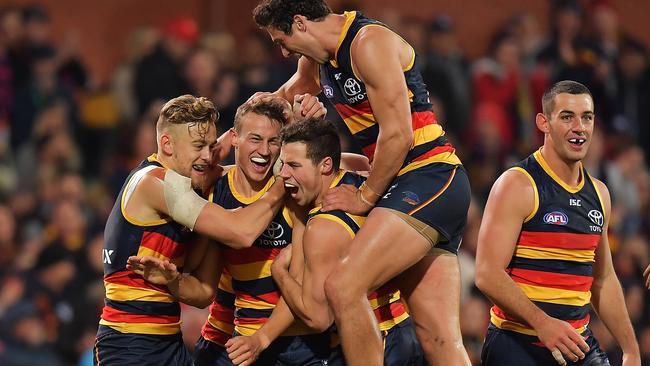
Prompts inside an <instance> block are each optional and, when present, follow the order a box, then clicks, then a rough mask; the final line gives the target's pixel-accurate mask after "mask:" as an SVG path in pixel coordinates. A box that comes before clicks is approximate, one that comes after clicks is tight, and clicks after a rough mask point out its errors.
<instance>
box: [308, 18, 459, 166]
mask: <svg viewBox="0 0 650 366" xmlns="http://www.w3.org/2000/svg"><path fill="white" fill-rule="evenodd" d="M344 16H345V18H346V21H345V25H344V26H343V31H342V32H341V35H340V37H339V43H338V46H337V49H336V54H335V57H334V60H330V61H329V62H327V63H325V64H322V65H321V66H320V70H319V82H320V85H321V88H322V90H323V94H325V96H326V97H327V98H328V99H329V100H330V102H332V104H333V105H334V108H336V111H337V112H338V113H339V115H341V118H343V121H344V122H345V124H346V125H347V127H348V129H349V130H350V133H351V134H352V135H353V136H354V138H355V140H356V141H357V142H358V143H359V145H360V146H361V149H362V150H363V153H364V154H365V155H366V156H367V157H368V158H369V159H370V161H372V159H373V157H374V154H375V148H376V143H377V137H378V134H379V125H378V124H377V121H376V120H375V116H374V115H373V112H372V108H371V106H370V102H369V101H368V95H367V94H366V86H365V85H364V83H363V82H362V81H361V78H360V77H359V76H358V75H357V74H356V72H355V70H354V69H353V67H352V60H351V56H350V46H351V45H352V42H353V41H354V39H355V37H356V36H357V34H358V32H359V31H360V30H361V29H362V28H364V27H386V26H385V25H384V24H382V23H380V22H379V21H377V20H374V19H369V18H366V17H365V16H364V15H363V14H361V13H360V12H345V13H344ZM404 42H406V41H404ZM411 49H412V48H411ZM415 58H416V55H415V50H413V58H412V60H411V62H410V64H409V65H408V66H407V67H406V68H405V69H404V78H405V80H406V86H407V87H408V96H409V102H410V107H411V125H412V128H413V142H412V145H411V148H410V151H409V152H408V154H407V156H406V158H405V161H404V163H403V165H402V169H401V171H400V173H399V174H403V173H406V172H407V171H410V170H413V169H417V168H418V167H421V166H423V165H427V164H430V163H434V162H444V163H449V164H460V160H459V159H458V157H457V156H456V154H455V149H454V147H453V146H452V145H451V144H450V143H449V142H448V141H447V138H446V137H445V136H444V135H445V132H444V130H443V129H442V126H440V124H438V121H437V118H436V116H435V114H434V113H433V110H432V106H431V103H430V102H429V93H428V92H427V90H426V85H425V84H424V82H423V80H422V75H421V74H420V70H419V69H418V66H417V63H416V62H415Z"/></svg>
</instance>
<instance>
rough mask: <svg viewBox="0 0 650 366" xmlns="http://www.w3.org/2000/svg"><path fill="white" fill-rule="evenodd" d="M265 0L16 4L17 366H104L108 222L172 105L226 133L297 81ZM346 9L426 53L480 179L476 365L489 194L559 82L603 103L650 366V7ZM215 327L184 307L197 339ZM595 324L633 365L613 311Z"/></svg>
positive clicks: (11, 329) (4, 19)
mask: <svg viewBox="0 0 650 366" xmlns="http://www.w3.org/2000/svg"><path fill="white" fill-rule="evenodd" d="M256 3H257V1H256V0H239V1H225V0H186V1H183V2H176V1H153V0H143V1H138V2H133V1H127V0H113V1H107V0H101V1H94V2H92V3H89V2H82V1H76V0H47V1H45V0H44V1H41V2H39V3H35V2H33V1H16V0H14V1H11V0H10V1H7V0H3V1H2V2H0V365H77V364H78V365H89V364H90V362H91V360H90V356H89V350H90V349H91V347H92V344H93V341H94V334H95V331H96V326H97V319H98V316H99V313H100V309H101V306H102V301H103V286H102V282H101V267H102V255H101V248H102V240H103V239H102V231H103V224H104V222H105V219H106V217H107V215H108V212H109V211H110V208H111V206H112V204H113V200H114V197H115V194H116V192H117V191H118V190H119V189H120V187H121V184H122V182H123V180H124V178H125V177H126V175H127V174H128V172H129V171H130V170H131V169H132V168H134V167H135V166H136V165H137V163H138V162H139V161H140V160H141V159H142V158H144V157H146V156H147V155H149V154H150V153H151V152H153V151H155V148H156V147H155V130H154V123H155V118H156V114H157V111H158V110H159V108H160V100H165V99H169V98H171V97H173V96H177V95H179V94H182V93H186V92H190V93H193V94H197V95H203V96H207V97H209V98H211V99H212V100H213V101H214V102H215V104H216V105H217V106H218V108H219V110H220V111H221V112H222V119H221V121H220V127H221V128H222V129H225V128H228V127H230V126H231V124H232V117H233V114H234V111H235V109H236V107H237V106H238V105H239V104H240V103H241V102H243V101H244V100H245V99H246V98H247V97H248V96H249V95H250V94H252V93H253V92H255V91H259V90H274V89H275V88H277V86H279V84H280V83H281V82H283V81H284V80H286V79H287V77H288V76H289V75H290V74H291V73H292V71H293V70H294V69H295V60H285V59H283V58H282V57H281V55H280V54H279V50H278V49H276V48H274V47H273V46H272V45H271V44H270V42H269V41H268V37H267V36H266V35H265V34H262V33H260V32H259V31H258V30H256V29H255V27H254V25H253V21H252V18H251V10H252V9H253V7H254V6H255V4H256ZM330 4H331V5H332V6H333V8H334V9H335V10H336V11H342V10H347V9H360V10H363V11H364V12H365V13H367V14H368V15H370V16H373V17H376V18H378V19H381V20H383V21H384V22H386V23H387V24H389V25H390V26H391V27H393V28H395V29H396V30H397V31H398V32H399V33H400V34H401V35H403V36H404V37H405V38H406V39H408V40H409V41H410V42H411V43H412V44H413V45H414V47H415V48H416V50H417V51H418V53H419V56H420V61H421V65H420V66H421V67H422V68H423V70H424V71H423V74H424V77H425V80H426V81H427V84H428V86H429V90H430V91H431V97H432V101H433V102H434V107H435V108H436V112H437V113H438V114H439V116H440V119H441V120H442V121H443V124H444V126H445V128H446V129H447V130H448V131H449V136H450V137H451V138H452V140H453V141H454V142H455V144H456V146H457V148H458V150H459V154H460V155H461V157H462V159H463V161H464V162H465V165H466V166H467V168H468V171H469V173H470V177H471V181H472V188H473V195H474V196H473V203H472V206H471V209H470V212H469V225H468V228H467V232H466V234H465V238H464V242H463V246H462V248H461V252H460V255H459V257H460V260H461V268H462V281H463V294H462V295H463V297H462V309H461V323H462V324H461V327H462V331H463V335H464V339H465V345H466V347H467V349H468V351H469V353H470V355H471V358H472V360H473V362H474V363H475V364H478V358H479V354H480V347H481V342H482V339H483V336H484V333H485V329H486V326H487V322H488V308H489V307H488V302H487V300H486V299H485V298H484V297H483V296H481V294H480V293H479V292H478V291H477V290H476V289H475V288H474V286H473V273H474V254H475V248H476V237H477V231H478V227H479V223H480V220H481V215H482V210H483V205H484V202H485V199H486V197H487V193H488V192H489V189H490V187H491V185H492V183H493V182H494V180H495V178H496V177H497V176H498V174H499V173H500V172H501V171H502V170H503V169H504V168H506V167H507V166H509V165H510V164H512V163H513V162H514V161H517V160H519V159H520V158H522V157H525V156H526V155H527V154H528V153H530V152H531V151H532V150H533V149H534V148H535V147H536V146H538V145H539V144H540V143H541V139H540V136H539V134H538V133H536V130H535V127H534V124H533V120H534V114H535V113H536V112H537V111H539V110H540V109H541V106H540V102H539V100H540V97H541V93H542V92H543V90H544V88H546V87H547V86H548V85H550V83H552V82H554V81H557V80H560V79H575V80H578V81H581V82H583V83H585V84H586V85H587V86H588V87H589V88H590V89H591V90H592V92H593V93H594V99H595V103H596V111H597V117H598V118H597V132H596V134H595V135H594V138H593V141H592V147H591V151H590V154H589V156H588V158H587V159H586V160H585V165H586V166H587V167H588V169H589V171H590V172H591V174H592V175H594V176H596V177H598V178H600V179H602V180H604V181H605V182H606V183H607V184H608V186H609V189H610V191H611V193H612V199H613V212H612V217H611V223H610V225H611V228H610V236H611V238H610V239H611V240H610V243H611V244H612V251H613V254H614V264H615V267H616V271H617V273H618V275H619V277H620V279H621V282H622V284H623V287H624V289H625V297H626V301H627V307H628V311H629V312H630V316H631V318H632V323H633V325H634V327H635V330H636V332H637V337H638V339H639V342H640V345H641V352H642V357H643V360H644V364H646V365H650V307H649V306H647V305H646V304H648V300H649V299H648V291H647V290H645V289H644V287H643V282H642V276H641V273H642V271H643V269H644V268H645V266H646V265H647V264H648V263H650V246H649V244H648V239H649V236H648V234H649V230H650V173H649V171H648V163H647V161H648V158H650V142H648V141H650V140H649V139H650V112H649V111H648V108H647V105H648V104H649V103H650V71H649V70H650V69H649V66H648V53H647V49H648V47H649V46H650V25H649V24H648V21H647V15H648V14H650V2H648V1H645V0H611V1H606V0H605V1H603V0H596V1H589V0H584V1H577V0H576V1H571V0H567V1H550V0H548V1H547V0H533V1H528V2H525V4H524V3H523V2H520V1H516V0H498V1H497V0H494V1H480V0H459V1H453V2H452V1H445V2H443V1H430V0H407V1H401V2H395V1H390V0H373V1H370V0H365V1H361V0H359V1H331V2H330ZM563 40H566V41H563ZM330 109H332V108H330ZM330 117H331V118H332V119H335V120H338V119H337V117H336V115H335V114H331V115H330ZM339 125H340V122H339ZM340 126H341V125H340ZM341 131H342V139H343V141H344V142H345V146H346V149H347V150H350V151H355V150H356V147H355V146H354V144H353V143H351V142H350V140H349V138H348V136H347V134H346V133H345V131H344V130H343V129H342V130H341ZM205 317H206V313H205V311H203V310H197V309H194V308H190V307H185V308H184V309H183V318H184V329H183V331H184V334H185V336H186V341H187V344H188V346H190V347H191V346H192V345H193V343H194V341H195V340H196V338H197V336H198V331H199V328H200V326H201V324H202V323H203V321H204V320H205ZM592 328H593V330H594V333H596V335H597V337H598V338H599V340H600V342H601V344H602V345H603V347H604V348H605V349H606V350H607V351H608V352H609V354H610V356H611V361H612V364H613V365H617V364H620V350H619V349H618V348H617V347H616V345H615V342H614V341H613V339H612V337H611V336H610V335H609V333H608V332H607V330H606V329H605V327H604V326H603V325H602V324H601V323H600V322H599V321H598V320H597V319H596V317H595V316H594V320H593V321H592Z"/></svg>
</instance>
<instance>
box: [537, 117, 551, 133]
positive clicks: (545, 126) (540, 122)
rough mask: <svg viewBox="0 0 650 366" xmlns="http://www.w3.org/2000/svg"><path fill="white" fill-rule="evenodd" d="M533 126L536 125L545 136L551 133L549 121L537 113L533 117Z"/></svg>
mask: <svg viewBox="0 0 650 366" xmlns="http://www.w3.org/2000/svg"><path fill="white" fill-rule="evenodd" d="M535 124H536V125H537V128H538V129H539V130H540V131H542V132H544V133H545V134H546V133H549V132H551V126H550V125H549V124H550V121H549V120H548V117H546V115H545V114H544V113H537V115H536V116H535Z"/></svg>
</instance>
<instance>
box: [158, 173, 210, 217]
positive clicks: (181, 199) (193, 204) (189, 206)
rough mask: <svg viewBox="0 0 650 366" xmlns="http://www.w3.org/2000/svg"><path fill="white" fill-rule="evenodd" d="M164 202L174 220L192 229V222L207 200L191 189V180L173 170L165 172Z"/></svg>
mask: <svg viewBox="0 0 650 366" xmlns="http://www.w3.org/2000/svg"><path fill="white" fill-rule="evenodd" d="M164 187H165V189H164V191H165V203H166V204H167V209H168V210H169V216H171V218H172V219H174V221H176V222H178V223H179V224H181V225H183V226H185V227H187V228H188V229H190V230H194V224H196V219H197V218H198V217H199V214H200V213H201V210H202V209H203V206H205V205H206V204H207V203H208V201H206V200H205V199H203V198H202V197H201V196H199V195H198V194H196V192H194V190H193V189H192V180H191V179H190V178H188V177H184V176H182V175H180V174H178V173H176V172H175V171H173V170H170V169H167V171H166V172H165V183H164Z"/></svg>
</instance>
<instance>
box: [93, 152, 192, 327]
mask: <svg viewBox="0 0 650 366" xmlns="http://www.w3.org/2000/svg"><path fill="white" fill-rule="evenodd" d="M161 167H163V166H162V164H161V163H160V162H159V161H158V160H157V157H156V154H153V155H151V156H150V157H148V158H147V159H146V160H144V161H143V162H142V163H141V164H140V166H138V168H136V169H135V170H134V171H133V172H131V174H130V175H129V177H128V178H127V180H126V183H125V184H124V186H123V187H122V190H121V191H120V193H119V195H118V198H117V200H116V201H115V205H114V206H113V210H112V211H111V214H110V216H109V217H108V221H107V222H106V228H105V229H104V249H103V250H102V257H103V261H104V287H105V288H106V297H105V306H104V309H103V311H102V315H101V319H100V321H99V324H101V325H105V326H108V327H111V328H113V329H115V330H117V331H119V332H121V333H139V334H157V335H165V334H176V333H179V332H180V305H179V303H178V301H176V299H175V298H174V296H172V294H171V293H170V292H169V289H168V288H167V287H166V286H161V285H154V284H152V283H149V282H147V281H145V280H144V278H142V277H141V276H140V275H137V274H135V273H133V272H131V271H129V270H127V269H126V262H127V259H128V258H129V257H130V256H133V255H137V256H145V255H147V256H154V257H156V258H160V259H165V260H169V261H170V262H172V263H174V264H176V266H178V267H179V268H181V267H182V266H183V263H184V260H185V253H186V250H187V244H188V239H189V237H190V235H191V233H190V231H189V230H188V229H186V228H185V227H183V225H180V224H178V223H176V222H174V221H171V219H161V220H157V221H151V222H142V221H139V220H137V219H135V218H132V217H129V215H127V213H126V210H125V207H126V203H127V201H128V199H129V197H130V196H131V194H132V193H133V191H134V190H135V187H136V185H137V183H138V182H139V181H140V180H141V179H142V178H143V177H144V175H145V174H147V173H148V172H149V171H151V170H153V169H156V168H161Z"/></svg>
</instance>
